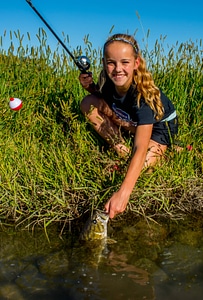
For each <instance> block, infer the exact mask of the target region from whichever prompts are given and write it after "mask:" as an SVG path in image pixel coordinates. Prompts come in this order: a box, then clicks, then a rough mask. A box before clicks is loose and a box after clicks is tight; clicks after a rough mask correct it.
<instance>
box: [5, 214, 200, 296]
mask: <svg viewBox="0 0 203 300" xmlns="http://www.w3.org/2000/svg"><path fill="white" fill-rule="evenodd" d="M135 223H136V224H134V225H129V226H126V225H125V226H123V225H121V224H118V223H113V222H112V223H111V228H109V235H110V236H111V237H112V238H113V239H114V240H116V243H110V244H107V245H106V246H104V245H101V244H99V245H91V244H88V245H81V244H80V243H78V241H77V238H78V237H77V235H73V234H68V233H66V232H64V234H63V237H62V238H60V237H59V232H58V231H57V229H56V228H51V230H50V231H49V239H50V243H49V242H48V241H47V239H46V237H45V234H44V231H43V230H35V232H34V233H33V232H29V231H14V230H13V229H12V228H10V229H5V228H2V229H1V231H0V243H1V244H0V245H1V246H0V300H6V299H15V300H21V299H22V300H23V299H26V300H27V299H31V300H35V299H40V300H45V299H47V300H48V299H49V300H52V299H53V300H55V299H57V300H59V299H60V300H63V299H70V300H76V299H77V300H80V299H81V300H83V299H95V300H97V299H98V300H108V299H109V300H110V299H117V300H119V299H125V300H127V299H128V300H141V299H150V300H152V299H156V300H168V299H170V300H171V299H181V300H182V299H185V300H189V299H192V300H194V299H195V300H199V299H202V295H203V284H202V282H203V221H202V220H197V219H194V220H193V221H192V222H191V221H189V220H187V221H178V222H177V223H174V222H173V223H168V224H165V223H160V222H159V223H155V222H146V221H145V220H139V221H136V222H135Z"/></svg>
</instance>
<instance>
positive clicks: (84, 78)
mask: <svg viewBox="0 0 203 300" xmlns="http://www.w3.org/2000/svg"><path fill="white" fill-rule="evenodd" d="M79 81H80V83H81V85H82V87H83V88H84V89H86V90H87V89H88V88H89V87H90V85H91V84H92V83H93V78H92V72H88V73H85V74H83V73H80V75H79Z"/></svg>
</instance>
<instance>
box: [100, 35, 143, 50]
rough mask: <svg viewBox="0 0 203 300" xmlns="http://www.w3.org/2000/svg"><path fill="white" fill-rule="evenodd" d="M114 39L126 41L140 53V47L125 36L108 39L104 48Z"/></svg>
mask: <svg viewBox="0 0 203 300" xmlns="http://www.w3.org/2000/svg"><path fill="white" fill-rule="evenodd" d="M114 41H119V42H124V43H127V44H129V45H131V46H132V47H133V49H134V50H135V53H136V54H138V53H139V48H138V46H137V45H135V44H134V43H133V42H131V41H129V40H127V39H125V38H122V37H115V38H112V39H110V40H108V41H107V42H106V43H105V44H104V50H105V48H106V46H107V45H108V44H109V43H111V42H114Z"/></svg>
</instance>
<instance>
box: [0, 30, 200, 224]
mask: <svg viewBox="0 0 203 300" xmlns="http://www.w3.org/2000/svg"><path fill="white" fill-rule="evenodd" d="M5 36H6V37H7V33H5V34H4V36H3V37H1V38H0V70H1V72H0V108H1V109H0V115H1V116H0V120H1V121H0V216H1V221H2V222H3V223H6V224H10V222H12V223H14V224H15V225H16V226H17V225H22V226H24V227H26V226H31V225H33V226H34V225H36V224H41V225H42V226H44V227H45V228H46V227H47V226H48V225H49V224H50V223H52V222H69V221H71V220H74V219H76V218H78V217H80V216H81V214H82V213H83V212H84V211H85V210H87V209H90V208H92V207H99V208H103V205H104V203H105V202H106V201H107V200H108V198H109V197H110V196H111V194H112V193H113V192H114V191H115V190H116V189H117V188H118V187H119V185H120V183H121V182H122V180H123V177H124V175H125V171H126V168H127V162H126V161H120V171H118V170H114V169H113V166H114V164H115V162H116V161H117V160H118V157H117V156H116V154H115V153H114V152H112V151H111V149H109V148H108V146H107V145H106V144H105V142H104V141H103V140H101V138H100V137H98V135H97V134H95V132H94V131H93V130H92V128H91V126H90V125H89V124H88V123H87V122H86V120H85V119H84V117H83V116H82V114H81V112H80V108H79V106H80V101H81V99H82V98H83V97H84V95H85V94H86V92H85V91H84V90H83V89H82V88H81V86H80V84H79V81H78V75H79V71H78V70H75V68H74V66H73V62H72V61H71V60H70V59H69V57H67V56H66V54H65V53H64V52H63V51H60V50H59V48H57V49H56V50H55V51H54V52H52V51H51V49H50V47H49V46H48V45H47V40H46V32H44V31H43V30H42V29H40V30H39V33H38V34H37V38H38V41H39V46H36V47H33V46H29V44H30V36H29V34H28V36H27V39H28V41H29V42H28V45H25V46H24V43H23V39H24V36H21V34H20V32H19V31H17V32H10V39H11V45H10V47H9V48H8V49H7V50H5V49H4V47H3V42H4V38H5ZM14 38H15V43H14V42H13V39H14ZM64 39H67V40H68V38H67V37H65V36H64ZM16 40H17V41H18V43H16ZM84 43H85V48H84V49H85V50H84V51H85V53H83V54H84V55H87V56H88V57H89V58H90V60H91V61H92V71H93V74H94V76H95V79H96V78H97V75H98V73H99V70H100V63H101V55H102V54H101V50H100V49H97V50H96V49H92V45H91V42H90V41H89V40H88V36H87V37H85V39H84ZM14 44H15V45H16V44H17V46H16V48H15V47H14ZM80 54H82V49H81V47H78V48H77V49H75V50H74V55H80ZM143 55H146V58H147V61H148V64H149V66H148V67H149V69H150V70H151V72H152V73H153V76H154V78H155V82H156V84H157V85H158V86H159V87H160V88H162V90H163V91H164V92H165V93H166V94H167V95H168V96H169V97H170V98H171V99H172V100H173V102H174V103H175V105H176V107H177V111H178V114H179V120H180V133H179V137H178V139H179V140H180V141H181V142H182V143H183V145H184V147H185V146H186V145H187V144H189V143H193V150H192V151H191V152H188V151H186V150H183V151H182V152H181V153H177V152H175V151H174V149H171V150H170V151H168V152H167V153H166V159H165V160H164V161H163V163H162V165H161V166H159V167H158V166H157V167H156V168H155V170H154V172H153V173H152V174H147V173H146V172H144V171H143V173H142V175H141V176H140V178H139V180H138V183H137V186H136V188H135V190H134V192H133V194H132V196H131V200H130V204H129V206H128V210H127V212H129V211H131V212H133V213H134V215H135V216H136V215H140V214H141V215H145V216H150V217H152V216H153V217H156V216H160V215H161V216H167V217H171V218H176V217H180V216H182V215H184V214H185V213H193V212H202V211H201V208H202V205H203V194H202V170H203V165H202V135H203V119H202V105H203V104H202V103H203V101H202V100H203V89H202V87H203V75H202V74H203V72H202V68H203V67H202V66H203V64H202V41H201V40H200V41H197V42H192V41H189V42H188V43H186V44H180V45H179V44H178V43H177V44H176V45H175V46H172V47H171V49H168V51H167V50H166V49H165V47H164V40H163V39H162V38H161V39H160V40H159V41H157V42H156V44H155V47H154V50H152V51H151V52H150V53H148V52H147V51H146V52H144V51H143ZM10 97H18V98H20V99H22V100H23V108H22V109H21V110H20V111H17V112H14V111H11V110H10V109H9V106H8V102H9V98H10ZM129 142H130V141H129ZM123 216H124V217H125V214H124V215H123ZM120 217H121V216H120Z"/></svg>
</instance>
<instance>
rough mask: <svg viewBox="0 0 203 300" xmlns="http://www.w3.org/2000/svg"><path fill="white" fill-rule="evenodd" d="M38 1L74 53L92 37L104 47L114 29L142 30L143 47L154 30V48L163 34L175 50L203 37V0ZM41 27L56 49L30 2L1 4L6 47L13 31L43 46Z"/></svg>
mask: <svg viewBox="0 0 203 300" xmlns="http://www.w3.org/2000/svg"><path fill="white" fill-rule="evenodd" d="M32 3H33V5H34V6H35V7H36V9H37V10H38V11H39V12H40V13H41V14H42V15H43V17H44V18H45V19H46V21H47V22H48V23H49V25H50V26H51V27H52V28H53V30H54V31H55V32H56V33H57V34H58V35H59V37H60V38H61V39H62V40H63V36H62V32H64V33H65V35H68V36H69V44H68V48H69V49H70V50H72V49H75V48H76V47H77V46H79V45H81V46H82V47H83V45H84V43H83V38H84V36H85V35H89V40H90V41H91V42H92V47H93V48H96V49H97V48H98V47H100V48H101V47H102V46H103V44H104V42H105V40H106V39H107V37H108V36H109V32H110V29H111V28H112V26H114V29H113V31H112V33H118V32H124V33H126V32H127V33H130V34H134V32H136V31H137V33H136V38H137V40H138V43H139V44H140V47H141V48H142V47H143V46H144V43H143V39H144V37H145V35H146V34H147V31H148V30H150V35H149V37H148V45H149V48H153V45H154V43H155V41H156V40H157V39H159V38H160V35H162V36H166V40H165V44H168V45H169V46H172V45H174V44H175V43H176V42H177V41H178V42H179V43H181V42H186V41H189V40H190V39H191V40H192V41H194V42H195V41H196V39H198V40H200V39H201V38H203V4H202V3H203V2H202V0H193V1H185V0H170V1H163V0H160V1H156V0H154V1H149V0H145V1H141V0H137V1H136V0H126V1H121V0H120V1H119V0H102V1H97V0H94V1H93V0H90V1H84V0H83V1H81V0H76V1H73V0H72V1H71V0H32ZM136 11H137V12H138V14H139V16H140V19H139V18H138V17H137V15H136ZM39 27H43V28H44V29H45V30H46V32H47V34H48V44H50V46H51V48H52V49H53V50H54V49H55V47H56V45H57V41H56V39H55V38H54V37H53V36H52V34H51V33H50V32H49V30H48V29H47V28H46V26H45V25H44V24H43V22H42V21H41V20H40V18H39V17H38V16H37V15H36V14H35V13H34V11H33V10H32V9H31V8H30V6H29V5H28V4H27V2H26V1H25V0H5V1H1V4H0V36H3V35H4V32H5V30H6V32H7V34H6V36H5V37H4V38H3V47H2V48H3V49H5V48H6V47H7V46H8V44H10V35H9V32H10V30H11V31H17V30H19V31H20V33H21V34H25V35H27V32H29V33H30V35H31V41H30V42H29V45H37V39H36V38H35V36H36V33H37V32H38V29H39ZM25 43H26V44H27V42H26V40H25Z"/></svg>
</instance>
